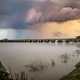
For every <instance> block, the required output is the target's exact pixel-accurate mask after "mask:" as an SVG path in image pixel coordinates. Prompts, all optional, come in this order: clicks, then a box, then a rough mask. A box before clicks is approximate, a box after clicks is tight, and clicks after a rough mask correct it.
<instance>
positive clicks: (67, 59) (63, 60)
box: [60, 53, 70, 63]
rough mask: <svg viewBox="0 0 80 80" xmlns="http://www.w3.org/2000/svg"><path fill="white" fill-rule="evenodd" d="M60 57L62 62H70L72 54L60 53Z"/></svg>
mask: <svg viewBox="0 0 80 80" xmlns="http://www.w3.org/2000/svg"><path fill="white" fill-rule="evenodd" d="M60 59H61V62H62V63H68V61H69V59H70V56H69V55H68V54H67V53H65V54H62V55H60Z"/></svg>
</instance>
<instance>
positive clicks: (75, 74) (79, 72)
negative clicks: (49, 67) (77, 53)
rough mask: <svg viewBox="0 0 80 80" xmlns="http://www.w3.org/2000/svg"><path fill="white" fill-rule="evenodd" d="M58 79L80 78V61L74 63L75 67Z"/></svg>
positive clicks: (76, 79) (78, 79) (74, 79)
mask: <svg viewBox="0 0 80 80" xmlns="http://www.w3.org/2000/svg"><path fill="white" fill-rule="evenodd" d="M60 80H80V63H78V64H76V65H75V69H74V70H73V71H72V72H70V73H69V74H68V75H66V76H64V77H62V78H61V79H60Z"/></svg>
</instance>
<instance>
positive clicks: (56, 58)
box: [0, 43, 80, 80]
mask: <svg viewBox="0 0 80 80" xmlns="http://www.w3.org/2000/svg"><path fill="white" fill-rule="evenodd" d="M0 60H1V61H2V62H3V63H4V65H5V66H6V68H7V69H8V70H11V71H12V72H16V73H18V72H21V71H26V72H28V74H29V78H34V79H33V80H59V79H60V78H61V77H63V76H64V75H66V74H68V73H69V72H71V71H72V70H73V69H74V68H75V67H74V66H75V64H77V63H78V62H79V61H80V45H79V44H78V43H77V44H76V43H73V44H66V43H65V44H63V43H62V44H58V43H57V44H51V43H48V44H47V43H42V44H41V43H0ZM29 80H30V79H29Z"/></svg>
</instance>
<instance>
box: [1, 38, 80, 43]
mask: <svg viewBox="0 0 80 80" xmlns="http://www.w3.org/2000/svg"><path fill="white" fill-rule="evenodd" d="M0 42H11V43H12V42H23V43H56V42H57V43H63V42H65V43H70V42H80V39H78V38H68V39H19V40H18V39H16V40H8V39H3V40H0Z"/></svg>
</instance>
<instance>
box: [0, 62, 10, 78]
mask: <svg viewBox="0 0 80 80" xmlns="http://www.w3.org/2000/svg"><path fill="white" fill-rule="evenodd" d="M0 80H9V74H8V72H7V71H6V69H5V67H4V66H3V64H2V63H1V62H0Z"/></svg>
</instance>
